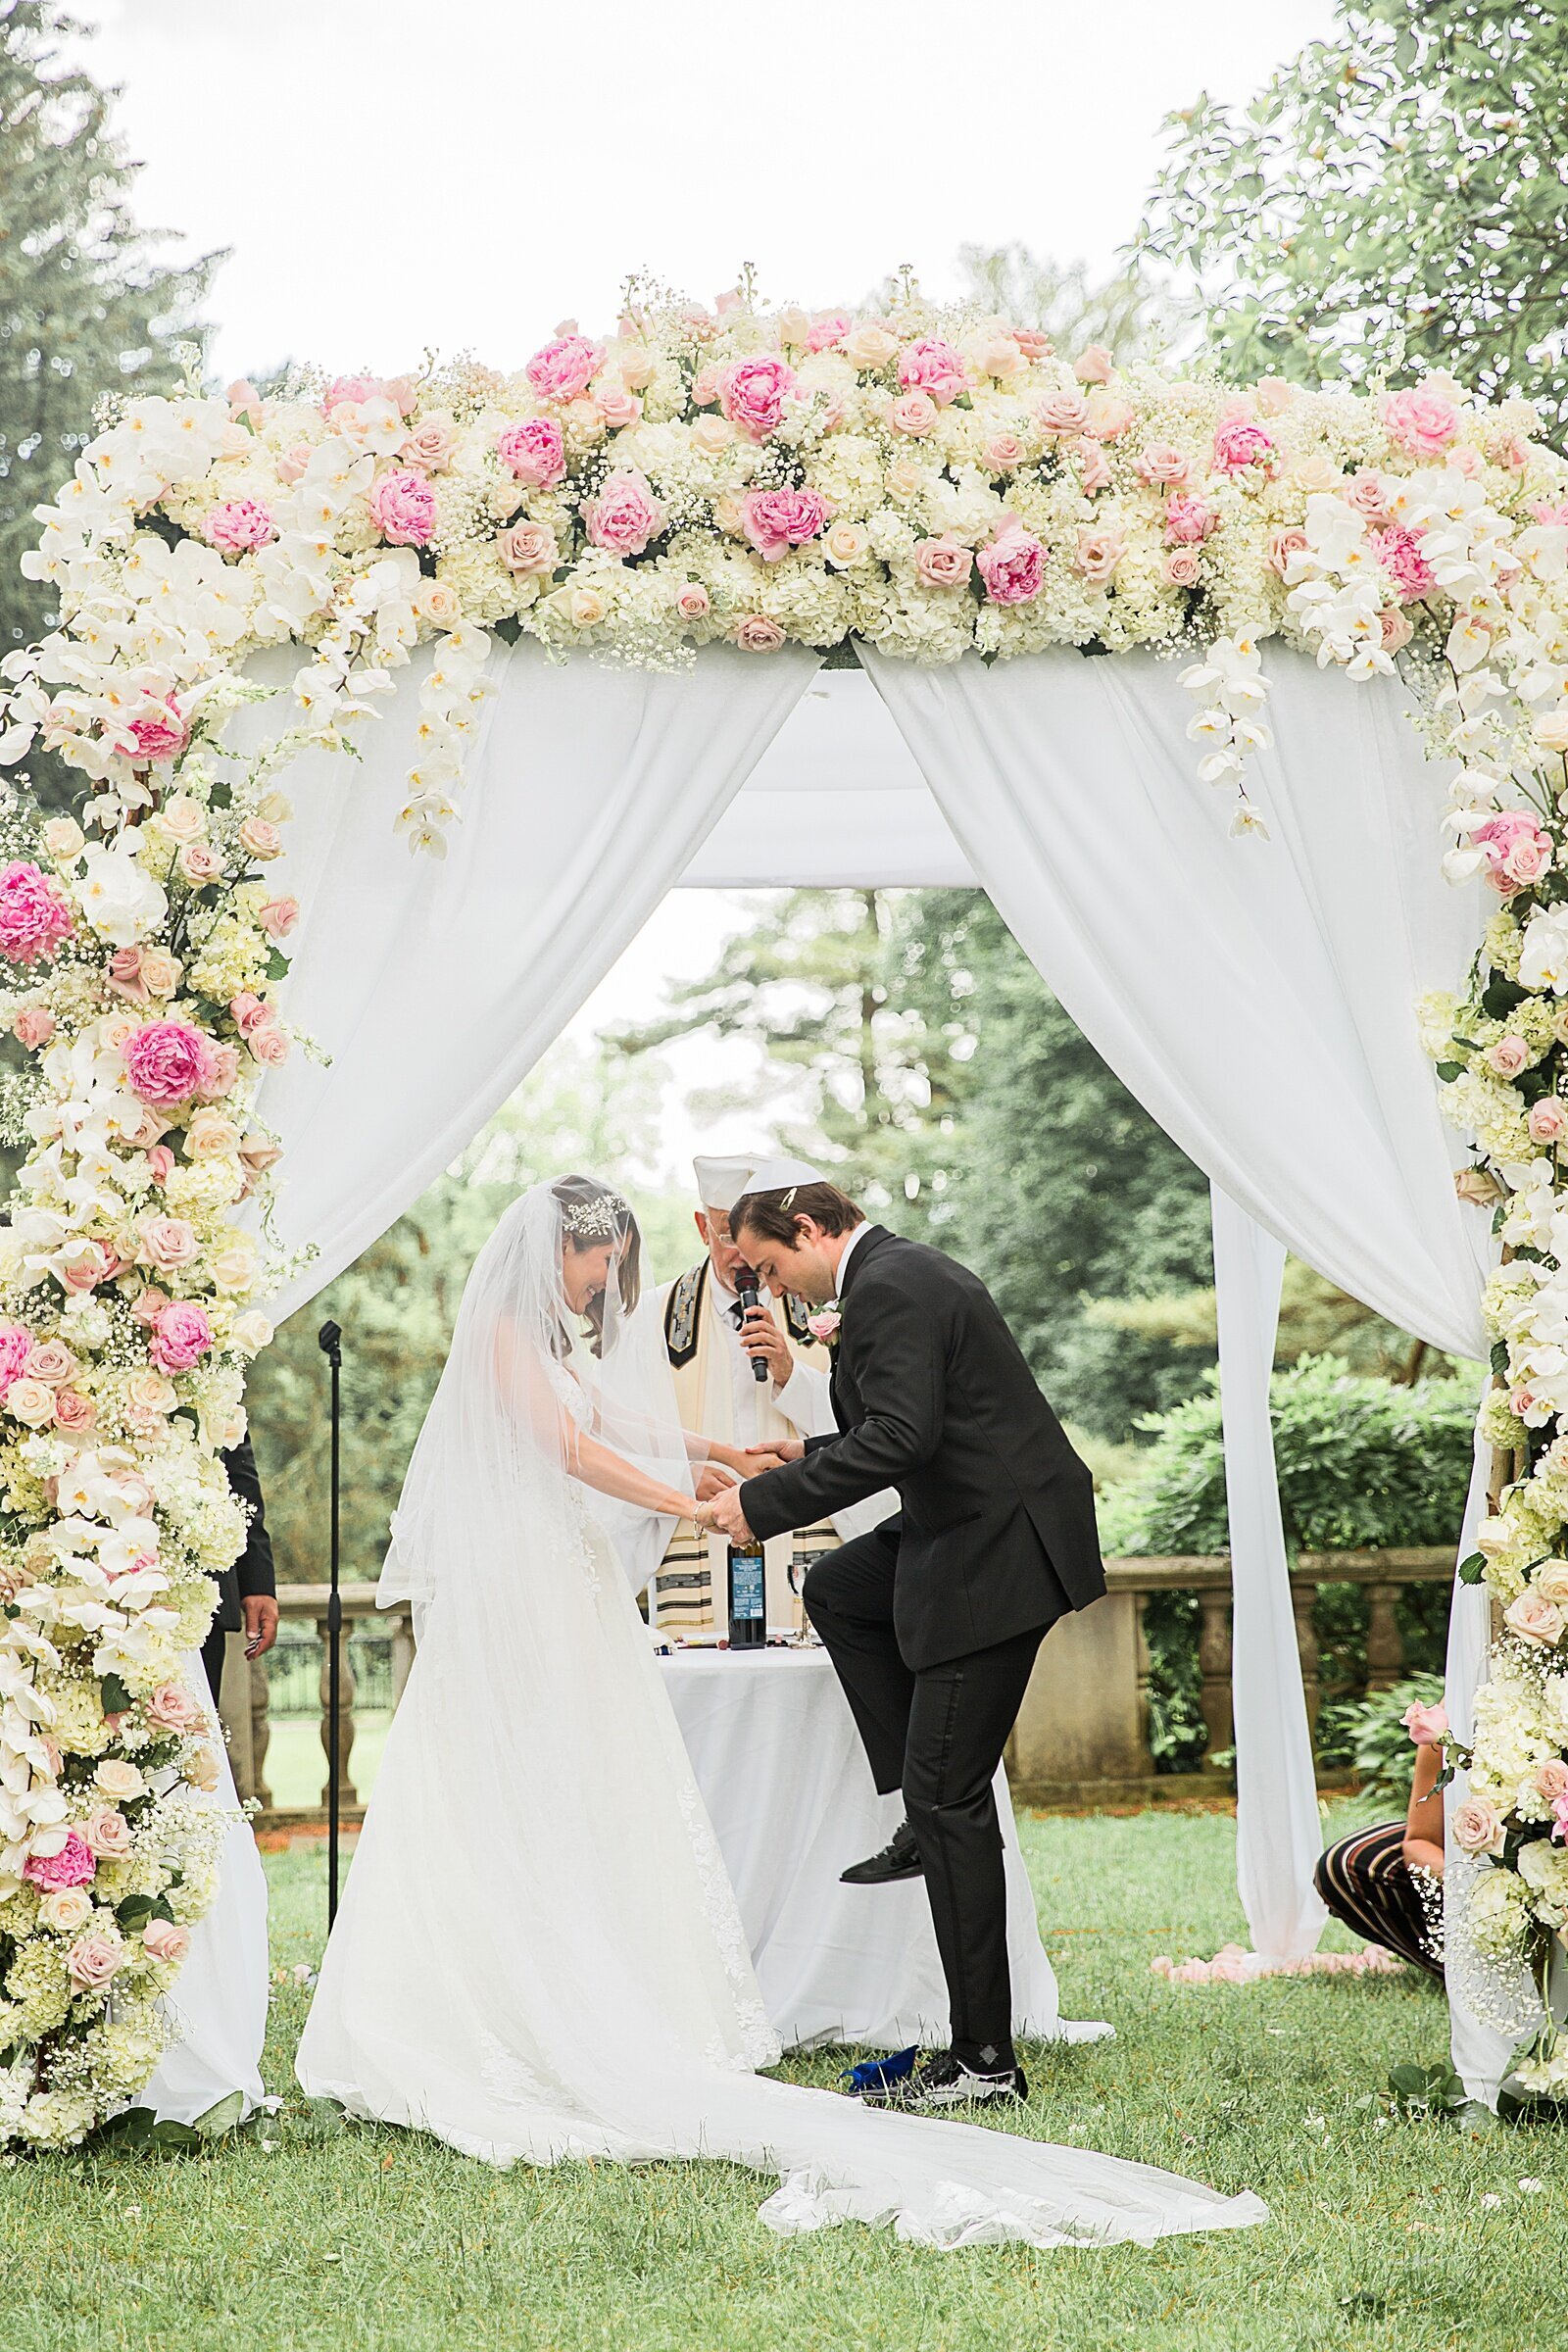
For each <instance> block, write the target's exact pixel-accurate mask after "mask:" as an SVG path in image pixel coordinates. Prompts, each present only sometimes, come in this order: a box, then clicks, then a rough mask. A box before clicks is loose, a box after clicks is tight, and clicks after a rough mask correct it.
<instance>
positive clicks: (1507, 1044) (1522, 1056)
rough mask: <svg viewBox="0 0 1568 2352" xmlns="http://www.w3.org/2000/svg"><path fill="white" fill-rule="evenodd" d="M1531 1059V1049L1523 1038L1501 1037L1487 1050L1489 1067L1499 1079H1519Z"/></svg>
mask: <svg viewBox="0 0 1568 2352" xmlns="http://www.w3.org/2000/svg"><path fill="white" fill-rule="evenodd" d="M1529 1059H1530V1048H1529V1047H1528V1046H1527V1045H1526V1044H1525V1041H1524V1039H1523V1038H1522V1037H1499V1038H1498V1040H1497V1042H1496V1044H1495V1046H1489V1047H1488V1049H1487V1066H1488V1068H1489V1069H1493V1070H1495V1071H1496V1073H1497V1076H1498V1077H1499V1078H1517V1077H1518V1075H1519V1073H1520V1071H1521V1070H1522V1069H1523V1068H1524V1067H1525V1066H1526V1064H1527V1063H1528V1061H1529Z"/></svg>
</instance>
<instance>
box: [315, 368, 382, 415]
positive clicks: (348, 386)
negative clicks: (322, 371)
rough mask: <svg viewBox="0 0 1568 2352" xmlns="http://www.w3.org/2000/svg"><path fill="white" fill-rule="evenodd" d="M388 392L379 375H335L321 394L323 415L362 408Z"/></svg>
mask: <svg viewBox="0 0 1568 2352" xmlns="http://www.w3.org/2000/svg"><path fill="white" fill-rule="evenodd" d="M385 390H386V385H385V384H384V383H383V382H382V380H381V378H380V376H378V375H334V376H333V378H332V381H331V382H330V383H329V384H328V385H327V387H326V390H325V391H324V392H323V393H322V394H321V415H322V416H323V417H330V416H331V414H332V411H333V410H334V409H337V408H342V407H344V406H350V407H353V408H356V409H357V408H360V407H361V406H363V404H364V403H365V402H366V401H368V400H377V399H379V398H380V396H381V394H382V393H384V392H385Z"/></svg>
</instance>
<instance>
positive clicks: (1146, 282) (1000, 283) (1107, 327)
mask: <svg viewBox="0 0 1568 2352" xmlns="http://www.w3.org/2000/svg"><path fill="white" fill-rule="evenodd" d="M958 267H959V269H960V270H962V272H963V276H964V281H965V283H964V291H965V293H968V294H974V295H977V296H979V297H980V299H981V300H983V301H986V302H989V303H990V304H991V306H992V308H993V309H994V310H996V311H997V312H998V313H999V314H1000V315H1001V316H1002V317H1003V318H1004V319H1011V320H1012V321H1013V323H1014V324H1015V325H1018V326H1037V327H1039V328H1041V329H1042V330H1043V331H1044V332H1045V333H1046V334H1048V335H1049V336H1050V337H1051V339H1052V342H1053V343H1054V346H1055V348H1056V350H1057V351H1058V352H1061V353H1063V354H1065V355H1066V356H1068V357H1071V356H1072V355H1073V354H1074V353H1076V352H1080V351H1082V350H1083V349H1084V347H1085V345H1086V344H1089V343H1103V345H1104V346H1105V348H1106V349H1107V350H1108V351H1112V352H1114V353H1115V355H1116V357H1117V359H1118V360H1120V361H1121V362H1123V364H1125V363H1126V362H1127V361H1128V360H1133V359H1145V358H1153V357H1154V356H1156V355H1157V354H1158V353H1160V352H1162V351H1164V350H1165V349H1166V348H1167V347H1168V346H1169V345H1170V344H1172V343H1174V342H1176V341H1178V340H1179V339H1180V338H1181V337H1182V336H1184V335H1185V334H1187V333H1189V332H1190V331H1191V329H1192V326H1193V324H1194V314H1193V311H1192V309H1191V308H1190V307H1189V306H1185V305H1183V304H1181V303H1179V302H1177V301H1175V300H1173V299H1172V297H1171V296H1170V294H1169V293H1168V291H1167V290H1166V289H1165V288H1164V287H1163V286H1162V285H1159V284H1156V283H1155V281H1154V280H1153V279H1152V277H1151V276H1150V275H1149V273H1148V272H1147V270H1144V269H1143V268H1142V267H1141V266H1140V265H1139V264H1138V263H1137V262H1131V263H1129V264H1127V265H1126V266H1125V267H1124V268H1123V269H1121V270H1115V271H1113V272H1112V274H1111V275H1110V276H1109V277H1107V278H1104V279H1102V280H1101V281H1100V282H1099V283H1098V284H1091V283H1090V279H1089V273H1088V270H1086V269H1085V267H1084V265H1083V263H1082V262H1072V263H1068V264H1067V265H1065V266H1063V265H1062V264H1060V263H1057V262H1054V261H1052V260H1050V259H1049V258H1048V257H1047V256H1045V255H1043V254H1038V253H1036V252H1034V251H1033V249H1032V248H1031V247H1030V246H1028V245H1023V244H1012V245H1002V246H985V245H960V246H959V248H958Z"/></svg>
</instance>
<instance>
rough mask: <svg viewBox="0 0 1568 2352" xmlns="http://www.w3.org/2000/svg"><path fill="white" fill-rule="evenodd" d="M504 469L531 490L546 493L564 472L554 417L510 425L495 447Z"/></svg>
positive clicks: (563, 447) (562, 445)
mask: <svg viewBox="0 0 1568 2352" xmlns="http://www.w3.org/2000/svg"><path fill="white" fill-rule="evenodd" d="M496 450H497V453H498V455H499V456H500V459H501V463H502V465H503V466H510V467H511V469H512V471H513V472H514V473H515V475H516V477H517V479H518V481H519V482H525V483H526V484H527V485H528V487H529V489H531V490H548V489H550V488H551V487H552V485H553V484H554V483H556V482H559V481H560V480H561V478H562V476H563V475H564V472H565V470H566V445H565V443H564V440H563V439H562V435H561V427H560V425H559V424H558V423H557V422H556V420H555V418H554V417H528V418H527V419H526V420H525V421H524V422H523V423H521V424H509V425H508V427H507V429H506V431H505V432H504V433H503V434H502V435H501V437H500V439H499V440H498V441H497V443H496Z"/></svg>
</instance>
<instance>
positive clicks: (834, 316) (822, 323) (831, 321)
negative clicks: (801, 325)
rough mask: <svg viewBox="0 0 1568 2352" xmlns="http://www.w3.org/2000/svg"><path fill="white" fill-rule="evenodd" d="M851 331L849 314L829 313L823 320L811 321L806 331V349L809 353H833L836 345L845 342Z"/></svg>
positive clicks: (840, 312) (844, 312)
mask: <svg viewBox="0 0 1568 2352" xmlns="http://www.w3.org/2000/svg"><path fill="white" fill-rule="evenodd" d="M849 331H850V315H849V313H848V312H847V311H829V312H827V313H826V314H825V315H824V316H823V317H822V318H820V319H812V320H811V323H810V325H809V327H808V328H807V331H806V348H807V350H808V351H831V350H832V348H833V346H834V344H835V343H842V342H843V340H844V338H845V336H846V335H847V334H848V333H849Z"/></svg>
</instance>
